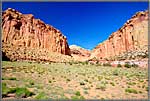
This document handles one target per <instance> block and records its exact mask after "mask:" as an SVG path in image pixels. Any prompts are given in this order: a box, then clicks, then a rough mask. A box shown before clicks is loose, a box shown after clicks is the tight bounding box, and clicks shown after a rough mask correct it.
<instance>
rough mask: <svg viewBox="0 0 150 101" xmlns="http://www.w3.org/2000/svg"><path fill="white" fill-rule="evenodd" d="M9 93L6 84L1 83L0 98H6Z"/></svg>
mask: <svg viewBox="0 0 150 101" xmlns="http://www.w3.org/2000/svg"><path fill="white" fill-rule="evenodd" d="M8 92H9V88H8V87H7V85H6V83H4V82H2V96H6V95H7V93H8Z"/></svg>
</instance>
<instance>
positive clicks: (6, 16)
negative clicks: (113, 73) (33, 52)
mask: <svg viewBox="0 0 150 101" xmlns="http://www.w3.org/2000/svg"><path fill="white" fill-rule="evenodd" d="M8 44H9V46H10V45H11V46H13V47H20V48H21V47H26V48H28V49H36V48H37V49H46V50H47V51H49V52H56V53H61V54H64V55H70V49H69V46H68V43H67V38H66V37H65V36H63V35H62V33H61V32H60V31H59V30H57V29H56V28H54V27H52V26H51V25H47V24H45V23H44V22H42V21H41V20H39V19H35V18H34V16H33V15H32V14H21V13H19V12H18V11H16V10H14V9H11V8H8V9H7V10H6V11H4V12H3V13H2V45H3V47H5V45H8Z"/></svg>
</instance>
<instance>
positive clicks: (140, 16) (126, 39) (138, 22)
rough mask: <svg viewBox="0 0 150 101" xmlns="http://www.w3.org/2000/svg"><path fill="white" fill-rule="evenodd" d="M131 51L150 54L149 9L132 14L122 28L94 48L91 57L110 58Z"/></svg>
mask: <svg viewBox="0 0 150 101" xmlns="http://www.w3.org/2000/svg"><path fill="white" fill-rule="evenodd" d="M131 52H132V53H135V54H137V55H138V54H141V53H146V54H148V11H145V12H138V13H136V14H135V15H134V16H132V18H131V19H130V20H128V21H127V22H126V23H125V24H124V25H123V27H122V28H120V29H119V30H118V31H116V32H114V33H112V34H111V35H110V36H109V38H108V39H107V40H105V41H104V42H102V43H100V44H99V45H97V46H96V47H95V48H94V49H93V50H92V54H91V58H94V57H96V58H98V59H104V58H107V59H108V58H109V59H110V58H112V57H115V56H119V55H123V54H128V53H131ZM135 54H134V55H135Z"/></svg>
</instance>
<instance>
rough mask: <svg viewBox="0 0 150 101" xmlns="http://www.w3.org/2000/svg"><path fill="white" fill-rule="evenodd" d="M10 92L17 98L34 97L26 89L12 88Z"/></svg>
mask: <svg viewBox="0 0 150 101" xmlns="http://www.w3.org/2000/svg"><path fill="white" fill-rule="evenodd" d="M12 91H14V92H15V93H16V95H17V97H29V96H32V95H34V93H32V92H30V91H29V90H28V89H27V88H19V87H17V88H14V89H13V90H12Z"/></svg>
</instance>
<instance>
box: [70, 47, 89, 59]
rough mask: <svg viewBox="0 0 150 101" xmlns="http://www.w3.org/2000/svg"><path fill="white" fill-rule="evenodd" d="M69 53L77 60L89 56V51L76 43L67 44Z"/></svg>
mask: <svg viewBox="0 0 150 101" xmlns="http://www.w3.org/2000/svg"><path fill="white" fill-rule="evenodd" d="M69 48H70V51H71V55H72V56H73V58H74V59H75V60H77V61H86V60H88V59H89V58H90V55H91V52H90V51H89V50H87V49H84V48H82V47H80V46H77V45H70V46H69Z"/></svg>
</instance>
